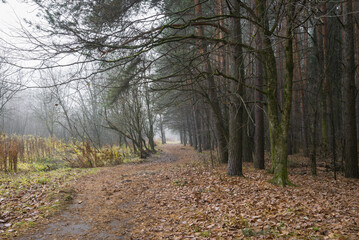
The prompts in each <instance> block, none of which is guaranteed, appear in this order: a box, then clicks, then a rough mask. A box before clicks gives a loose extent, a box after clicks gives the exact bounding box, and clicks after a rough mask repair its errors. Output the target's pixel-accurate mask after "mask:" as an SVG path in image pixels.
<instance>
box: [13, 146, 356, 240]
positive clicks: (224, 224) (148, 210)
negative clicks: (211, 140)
mask: <svg viewBox="0 0 359 240" xmlns="http://www.w3.org/2000/svg"><path fill="white" fill-rule="evenodd" d="M208 157H209V155H208V154H207V153H201V154H198V153H197V152H196V151H194V150H193V149H191V148H190V147H183V146H181V145H166V146H165V147H164V148H163V153H161V154H160V156H159V157H157V158H152V159H150V162H148V163H143V164H137V165H121V166H118V167H113V168H107V169H103V170H102V171H101V172H99V173H98V174H96V175H91V176H87V177H84V178H82V179H81V180H80V181H79V182H77V183H76V184H75V188H76V192H77V194H76V198H75V199H74V201H73V204H71V205H69V206H68V208H67V209H65V210H64V211H63V212H62V213H61V214H60V215H58V216H57V217H54V218H52V219H51V220H50V222H48V223H45V224H43V226H41V227H39V228H38V229H35V231H34V232H32V233H29V234H28V235H27V236H23V237H20V238H17V240H18V239H21V240H35V239H36V240H53V239H61V240H65V239H87V240H92V239H93V240H100V239H145V240H148V239H154V240H159V239H171V240H172V239H173V240H179V239H191V240H192V239H208V240H209V239H219V240H227V239H256V240H257V239H293V240H294V239H295V240H296V239H339V240H340V239H353V240H354V239H359V211H358V210H359V201H358V199H359V191H358V189H359V181H358V180H356V179H345V178H344V177H343V176H339V178H338V180H337V181H335V180H333V179H332V175H331V174H330V173H325V172H323V171H321V172H320V173H319V176H317V177H312V176H310V175H303V174H301V173H296V171H295V169H292V170H291V174H290V179H291V180H292V181H293V182H295V183H296V184H298V186H297V187H287V188H278V187H276V186H273V185H272V184H270V183H268V180H269V179H271V178H272V175H271V174H268V173H266V171H265V170H257V169H254V168H253V166H252V164H251V163H248V164H245V165H244V170H245V177H244V178H243V177H229V176H228V175H227V174H226V169H225V165H223V166H218V167H215V168H212V167H210V165H209V164H203V160H205V159H207V161H208Z"/></svg>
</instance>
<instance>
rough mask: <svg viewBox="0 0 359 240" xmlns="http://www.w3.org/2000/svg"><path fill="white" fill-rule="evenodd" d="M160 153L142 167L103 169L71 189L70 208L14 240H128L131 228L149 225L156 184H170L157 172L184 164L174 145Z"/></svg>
mask: <svg viewBox="0 0 359 240" xmlns="http://www.w3.org/2000/svg"><path fill="white" fill-rule="evenodd" d="M162 151H163V152H161V154H160V155H159V156H158V155H157V156H153V157H151V158H149V159H148V161H146V162H145V163H141V164H126V165H120V166H116V167H112V168H106V169H104V170H101V171H100V172H99V173H97V174H94V175H91V176H86V177H83V178H82V179H80V180H79V181H78V182H77V183H76V184H75V185H74V188H75V190H76V193H77V194H76V196H75V199H74V200H73V203H72V204H70V205H68V206H67V207H66V208H65V209H64V210H63V211H62V213H61V214H59V215H57V216H54V217H53V218H52V219H50V220H49V222H48V223H46V224H44V225H42V226H39V227H38V228H37V229H34V230H33V231H32V232H31V233H28V234H27V235H24V236H21V237H18V238H16V239H19V240H35V239H36V240H50V239H132V238H131V235H132V233H131V232H132V231H133V227H134V226H136V227H137V228H138V226H140V225H141V223H143V222H146V221H151V220H152V214H151V213H152V211H156V209H155V206H156V204H157V202H156V201H158V198H161V189H160V188H158V184H159V183H160V184H171V183H172V182H173V179H171V178H170V176H168V175H166V174H165V175H163V173H164V172H165V171H166V170H168V169H171V168H173V167H175V166H176V165H180V164H181V163H183V162H184V161H188V158H187V157H186V152H191V150H190V149H189V148H184V147H183V146H181V145H177V144H167V145H165V146H164V147H162ZM186 159H187V160H186ZM159 172H161V174H158V173H159ZM144 238H146V236H144Z"/></svg>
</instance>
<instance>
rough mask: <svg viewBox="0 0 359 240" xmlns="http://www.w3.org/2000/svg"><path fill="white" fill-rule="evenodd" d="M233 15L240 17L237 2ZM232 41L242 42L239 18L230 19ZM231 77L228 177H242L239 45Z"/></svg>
mask: <svg viewBox="0 0 359 240" xmlns="http://www.w3.org/2000/svg"><path fill="white" fill-rule="evenodd" d="M231 3H232V6H233V13H232V14H234V15H235V16H240V7H239V4H238V1H237V0H232V1H231ZM231 28H232V39H233V41H234V42H238V43H241V42H242V29H241V28H242V26H241V21H240V18H232V19H231ZM232 51H233V53H232V54H233V56H232V64H231V65H232V68H231V75H232V77H233V78H234V79H236V80H237V82H236V81H233V80H232V82H231V83H230V86H231V96H230V99H231V104H230V106H229V144H228V151H229V157H228V171H227V172H228V175H230V176H242V175H243V173H242V145H243V144H242V139H243V133H242V129H243V101H242V99H241V98H242V96H243V86H242V82H243V81H244V68H243V65H244V62H243V51H242V47H241V46H240V45H236V46H233V50H232Z"/></svg>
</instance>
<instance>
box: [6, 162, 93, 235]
mask: <svg viewBox="0 0 359 240" xmlns="http://www.w3.org/2000/svg"><path fill="white" fill-rule="evenodd" d="M94 171H95V170H92V169H69V168H67V169H57V170H55V171H49V172H44V171H35V172H27V173H20V174H13V175H11V174H6V175H5V174H3V175H0V239H5V238H10V237H11V236H13V235H16V234H17V233H18V232H19V231H21V230H22V229H24V228H28V227H31V226H34V225H35V223H36V222H38V221H39V220H41V219H43V218H44V217H48V216H49V215H51V214H53V213H54V212H55V211H57V210H59V208H60V207H61V206H62V205H63V203H64V202H66V201H69V200H71V198H72V193H73V190H72V188H71V186H70V185H69V182H76V180H77V179H79V178H81V177H82V176H84V175H86V174H89V173H93V172H94Z"/></svg>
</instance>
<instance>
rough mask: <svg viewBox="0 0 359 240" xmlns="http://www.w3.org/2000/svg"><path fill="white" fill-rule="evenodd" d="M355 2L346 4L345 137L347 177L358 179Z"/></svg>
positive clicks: (348, 1)
mask: <svg viewBox="0 0 359 240" xmlns="http://www.w3.org/2000/svg"><path fill="white" fill-rule="evenodd" d="M352 13H353V2H352V0H347V1H346V2H345V3H344V24H345V27H344V61H345V71H344V101H345V103H344V114H345V116H344V137H345V168H344V169H345V177H348V178H358V177H359V172H358V147H357V144H358V143H357V129H356V115H355V89H356V88H355V60H354V19H353V14H352Z"/></svg>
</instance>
